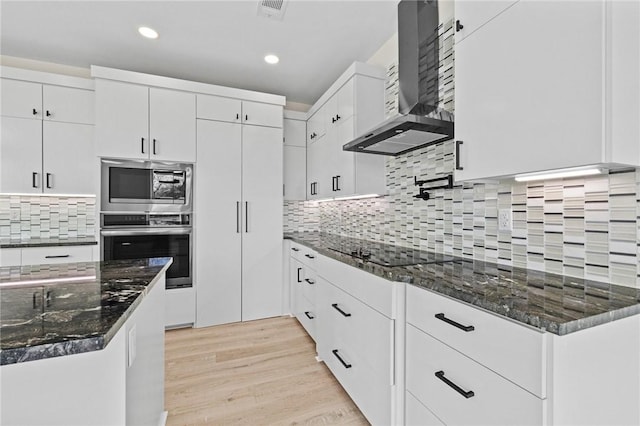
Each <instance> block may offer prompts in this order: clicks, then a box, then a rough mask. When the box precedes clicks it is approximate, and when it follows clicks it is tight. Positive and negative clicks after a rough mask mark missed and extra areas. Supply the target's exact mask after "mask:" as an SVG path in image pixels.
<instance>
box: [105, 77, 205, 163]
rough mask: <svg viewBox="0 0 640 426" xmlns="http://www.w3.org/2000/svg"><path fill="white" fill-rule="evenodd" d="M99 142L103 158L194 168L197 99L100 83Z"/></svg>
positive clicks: (178, 93)
mask: <svg viewBox="0 0 640 426" xmlns="http://www.w3.org/2000/svg"><path fill="white" fill-rule="evenodd" d="M96 141H97V153H98V156H100V157H114V158H132V159H140V160H160V161H175V162H186V163H193V162H195V161H196V95H195V94H194V93H188V92H182V91H178V90H171V89H164V88H158V87H147V86H144V85H139V84H131V83H125V82H120V81H112V80H105V79H96Z"/></svg>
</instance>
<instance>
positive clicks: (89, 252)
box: [3, 246, 93, 265]
mask: <svg viewBox="0 0 640 426" xmlns="http://www.w3.org/2000/svg"><path fill="white" fill-rule="evenodd" d="M3 250H4V249H3ZM92 260H93V246H55V247H28V248H23V249H22V262H21V264H22V265H44V264H51V263H72V262H91V261H92Z"/></svg>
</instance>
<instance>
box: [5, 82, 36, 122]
mask: <svg viewBox="0 0 640 426" xmlns="http://www.w3.org/2000/svg"><path fill="white" fill-rule="evenodd" d="M1 82H2V84H0V98H1V99H2V111H0V113H2V115H3V116H4V117H20V118H36V119H40V120H42V115H43V114H42V84H40V83H32V82H29V81H19V80H9V79H4V78H3V79H2V80H1Z"/></svg>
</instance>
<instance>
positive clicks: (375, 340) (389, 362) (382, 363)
mask: <svg viewBox="0 0 640 426" xmlns="http://www.w3.org/2000/svg"><path fill="white" fill-rule="evenodd" d="M342 267H345V268H350V269H353V270H354V271H355V272H357V273H359V274H358V277H357V278H356V280H357V282H358V283H359V285H363V286H367V285H370V286H371V287H376V285H379V284H381V282H379V281H378V280H381V281H382V282H383V284H386V285H387V290H388V294H387V295H388V297H387V298H386V304H387V305H389V306H388V311H391V310H392V300H393V297H392V292H393V284H392V283H391V282H388V281H386V280H383V279H382V278H378V277H375V276H373V275H370V274H367V273H366V272H362V271H358V270H357V269H355V268H351V267H350V266H347V265H344V264H340V262H337V261H334V260H331V259H328V258H326V257H324V256H319V257H318V271H317V274H318V278H317V289H316V291H317V301H316V304H317V313H318V321H317V329H316V336H317V337H316V342H317V347H318V355H319V357H320V358H321V359H322V360H323V361H324V362H325V363H326V365H327V367H329V369H330V370H331V372H332V373H333V375H334V376H335V377H336V378H337V379H338V381H339V382H340V384H341V385H342V386H343V388H344V389H345V390H346V391H347V393H348V394H349V396H350V397H351V399H353V401H354V402H355V403H356V405H357V406H358V408H359V409H360V410H361V411H362V413H363V414H364V416H365V417H366V418H367V420H369V422H371V423H372V424H374V425H388V424H392V423H394V421H393V419H392V404H393V395H394V391H395V387H394V384H395V378H396V375H395V373H396V369H395V349H394V343H395V330H394V324H395V322H394V320H393V319H391V318H390V317H388V316H386V315H384V314H382V313H381V312H380V311H378V310H376V309H374V308H372V307H371V306H370V305H367V304H366V303H365V302H363V300H362V299H361V297H362V296H365V295H364V294H362V293H361V292H360V291H358V287H359V286H358V285H356V286H353V285H352V281H351V280H350V279H349V277H346V276H343V277H342V278H341V279H340V280H339V282H338V284H335V283H334V282H329V281H328V280H327V278H326V276H327V275H329V276H332V274H331V272H330V270H331V269H333V268H342ZM326 272H329V273H326ZM385 281H386V282H385ZM334 284H335V285H334ZM385 310H386V309H385Z"/></svg>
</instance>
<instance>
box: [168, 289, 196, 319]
mask: <svg viewBox="0 0 640 426" xmlns="http://www.w3.org/2000/svg"><path fill="white" fill-rule="evenodd" d="M165 293H166V300H167V303H166V304H165V307H164V326H165V327H166V328H176V327H183V326H190V325H192V324H194V323H195V322H196V315H195V314H196V309H195V306H196V292H195V290H194V289H193V287H190V288H170V289H167V290H166V291H165Z"/></svg>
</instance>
